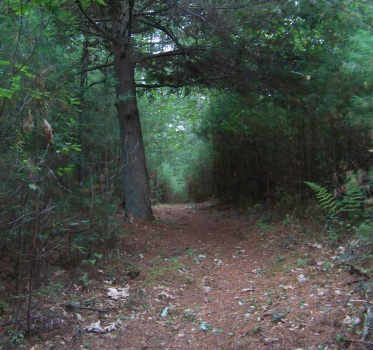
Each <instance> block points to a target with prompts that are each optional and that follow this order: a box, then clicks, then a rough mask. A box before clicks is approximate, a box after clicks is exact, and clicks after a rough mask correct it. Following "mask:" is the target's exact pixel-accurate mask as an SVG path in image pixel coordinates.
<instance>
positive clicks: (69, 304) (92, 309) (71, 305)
mask: <svg viewBox="0 0 373 350" xmlns="http://www.w3.org/2000/svg"><path fill="white" fill-rule="evenodd" d="M59 306H63V307H65V308H66V309H68V310H71V309H73V308H76V309H81V310H89V311H96V312H110V310H108V309H97V308H95V307H87V306H78V305H73V304H71V303H67V304H59Z"/></svg>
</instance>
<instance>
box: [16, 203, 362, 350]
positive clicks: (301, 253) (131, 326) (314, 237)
mask: <svg viewBox="0 0 373 350" xmlns="http://www.w3.org/2000/svg"><path fill="white" fill-rule="evenodd" d="M154 213H155V216H156V220H155V221H154V222H144V221H136V220H135V222H134V223H133V224H129V223H128V224H127V223H123V224H122V226H123V227H122V229H123V230H124V232H125V233H126V237H124V238H121V239H119V240H118V241H117V242H116V244H115V249H114V250H113V251H112V252H111V253H110V254H108V255H107V256H105V257H101V259H99V260H98V261H97V262H96V261H92V264H91V266H90V267H89V268H88V267H86V268H85V269H82V270H77V272H76V273H75V277H76V276H78V277H77V278H75V279H74V278H73V274H69V273H68V272H67V271H65V272H62V273H65V274H66V276H68V278H67V279H66V283H67V282H68V281H71V283H70V285H71V287H70V288H68V290H67V291H66V293H65V295H59V296H57V298H56V300H58V301H53V302H52V301H50V298H49V299H48V300H49V302H50V303H49V304H48V303H47V302H45V303H44V304H43V307H40V309H39V314H38V316H37V315H35V316H34V317H35V319H36V320H37V319H39V321H40V324H41V325H43V327H44V329H43V332H40V334H39V335H38V336H37V337H33V338H31V339H30V340H28V341H27V342H22V343H21V345H19V348H20V349H21V348H23V349H34V350H36V349H94V350H98V349H134V350H135V349H136V350H137V349H139V350H140V349H363V343H360V342H359V341H360V339H361V334H359V333H358V332H359V331H361V330H362V326H363V320H364V319H363V311H364V310H363V307H364V304H363V302H362V300H360V299H361V297H360V294H359V293H358V290H357V289H358V288H357V284H356V283H355V282H354V280H357V279H358V276H354V275H350V274H349V273H348V271H347V270H346V268H343V267H342V266H340V267H336V266H335V265H336V264H335V260H334V259H335V257H334V255H335V252H334V250H332V249H330V248H328V247H327V245H324V242H323V241H322V235H321V234H320V231H321V229H320V228H319V227H318V226H317V224H312V223H311V222H310V221H309V220H306V219H303V220H299V219H296V218H295V217H294V216H293V214H290V215H287V216H286V217H283V218H282V219H279V220H277V222H273V220H271V218H270V215H269V214H268V213H265V212H263V211H261V212H260V213H256V212H254V211H251V212H243V211H241V212H240V211H237V210H233V209H230V208H221V207H218V206H217V205H216V204H213V203H202V204H193V205H192V204H183V205H159V206H156V207H155V208H154ZM121 220H122V219H121ZM109 288H112V289H109ZM109 292H110V295H109V294H108V293H109ZM38 317H39V318H38ZM98 321H100V323H98ZM41 327H42V326H41ZM346 338H348V339H350V341H345V339H346ZM353 340H355V342H354V341H353Z"/></svg>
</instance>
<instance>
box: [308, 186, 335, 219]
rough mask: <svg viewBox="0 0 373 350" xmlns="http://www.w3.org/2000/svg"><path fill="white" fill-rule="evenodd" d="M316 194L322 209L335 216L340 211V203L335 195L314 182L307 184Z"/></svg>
mask: <svg viewBox="0 0 373 350" xmlns="http://www.w3.org/2000/svg"><path fill="white" fill-rule="evenodd" d="M305 184H306V185H307V186H309V187H310V188H311V189H312V190H313V191H314V192H315V194H316V198H317V200H318V201H319V203H320V205H321V207H322V208H323V209H326V210H327V211H329V212H330V214H332V215H334V214H336V213H337V211H338V202H337V200H336V198H335V196H334V194H332V193H330V192H329V191H328V190H327V189H326V188H325V187H322V186H320V185H318V184H315V183H313V182H305Z"/></svg>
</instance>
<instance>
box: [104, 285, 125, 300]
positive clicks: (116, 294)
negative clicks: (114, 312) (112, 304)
mask: <svg viewBox="0 0 373 350" xmlns="http://www.w3.org/2000/svg"><path fill="white" fill-rule="evenodd" d="M129 289H130V287H129V286H127V287H125V288H109V291H108V293H107V295H108V296H109V298H111V299H114V300H118V299H126V298H128V297H129V295H130V294H129V292H128V291H129Z"/></svg>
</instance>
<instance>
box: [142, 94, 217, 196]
mask: <svg viewBox="0 0 373 350" xmlns="http://www.w3.org/2000/svg"><path fill="white" fill-rule="evenodd" d="M207 104H208V99H207V98H206V96H205V95H202V94H201V93H199V92H195V93H192V92H191V93H190V94H189V96H177V95H174V94H171V92H170V91H168V90H162V91H159V92H158V93H154V94H148V95H143V96H141V98H140V101H139V106H140V114H141V121H142V126H143V131H144V144H145V150H146V156H147V164H148V170H149V174H150V184H151V192H152V200H153V202H155V203H156V202H159V201H163V202H164V201H166V202H182V201H185V200H199V198H200V197H203V196H205V198H206V197H207V196H209V195H210V194H211V192H212V191H211V189H210V188H209V186H206V185H205V182H206V175H205V174H206V173H207V172H208V171H209V170H210V164H211V158H210V156H211V149H210V147H209V144H208V142H207V141H206V140H203V139H201V138H199V137H198V136H197V134H196V133H197V132H198V126H199V124H200V122H201V119H202V114H203V112H204V109H205V106H206V105H207Z"/></svg>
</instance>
